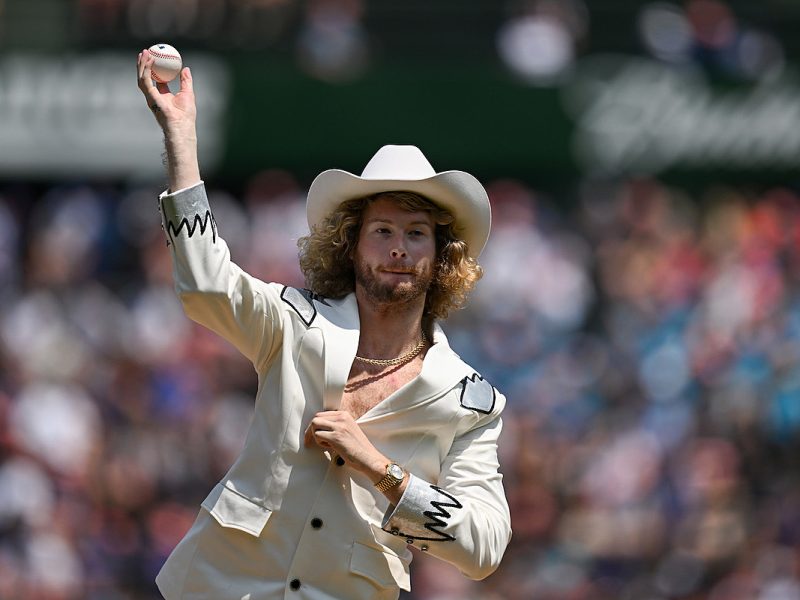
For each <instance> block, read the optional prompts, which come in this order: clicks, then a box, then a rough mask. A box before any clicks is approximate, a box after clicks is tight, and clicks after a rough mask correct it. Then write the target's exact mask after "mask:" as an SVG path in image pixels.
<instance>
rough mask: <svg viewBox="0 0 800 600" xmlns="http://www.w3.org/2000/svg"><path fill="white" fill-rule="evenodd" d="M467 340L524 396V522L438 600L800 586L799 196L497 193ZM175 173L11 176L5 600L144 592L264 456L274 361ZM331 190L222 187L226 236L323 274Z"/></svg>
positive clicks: (287, 275)
mask: <svg viewBox="0 0 800 600" xmlns="http://www.w3.org/2000/svg"><path fill="white" fill-rule="evenodd" d="M487 188H488V190H489V193H490V197H491V200H492V205H493V211H494V228H493V232H492V236H491V238H490V241H489V244H488V246H487V249H486V251H485V253H484V254H483V256H482V261H481V262H482V264H483V266H484V268H485V270H486V275H485V277H484V279H483V280H482V281H481V282H480V283H479V285H478V288H477V289H476V291H475V292H474V294H473V297H472V301H471V303H470V305H469V307H468V308H466V309H464V310H462V311H460V312H458V313H457V314H455V315H454V316H453V317H452V318H451V319H449V320H448V321H447V322H446V323H445V329H446V331H447V332H448V334H449V336H450V340H451V344H452V345H453V346H454V348H455V349H456V350H457V351H458V352H459V353H460V354H461V355H462V356H463V357H464V358H465V359H466V360H467V361H468V362H470V363H472V364H474V365H476V366H479V368H481V369H482V371H483V375H484V376H485V377H486V378H488V379H489V380H490V381H492V383H493V384H494V385H495V386H497V387H498V388H499V389H500V390H501V391H502V392H504V393H505V394H506V396H507V398H508V407H507V410H506V413H505V419H504V422H505V428H504V433H503V436H502V439H501V442H502V443H501V448H500V452H501V462H502V470H503V473H504V476H505V484H506V491H507V494H508V497H509V502H510V506H511V511H512V525H513V530H514V534H513V539H512V542H511V545H510V547H509V549H508V552H507V554H506V557H505V560H504V562H503V564H502V565H501V567H500V569H499V570H498V571H497V572H496V573H495V574H494V575H492V576H491V577H489V578H488V579H486V580H485V581H482V582H471V581H469V580H466V579H465V578H463V577H462V576H460V575H459V574H458V573H457V572H456V571H455V570H454V569H453V568H451V567H449V566H448V565H446V564H444V563H442V562H440V561H437V560H435V559H432V558H430V557H427V556H425V555H421V554H418V555H416V557H415V561H414V566H413V567H412V571H413V588H414V589H413V591H412V592H411V593H410V594H404V595H403V597H404V598H409V599H420V600H456V599H458V600H462V599H467V600H469V599H474V600H481V599H489V600H516V599H519V600H529V599H531V598H536V599H537V600H603V599H608V600H670V599H686V600H695V599H696V600H700V599H709V600H739V599H741V600H745V599H748V600H750V599H758V600H800V293H798V292H799V291H800V286H799V285H798V284H800V196H798V194H797V193H795V191H793V190H790V189H784V188H770V189H765V190H753V189H750V190H743V189H736V188H733V187H708V188H706V189H701V190H692V191H687V190H681V189H678V188H675V187H672V186H669V185H667V184H665V183H663V182H660V181H658V180H654V179H637V180H634V179H628V180H621V181H585V182H583V183H582V184H581V185H580V186H579V187H578V188H576V189H575V190H574V193H572V194H569V197H567V195H565V196H564V197H559V198H558V200H557V201H556V200H555V199H553V198H551V197H548V195H547V194H545V193H542V192H539V191H537V190H535V189H533V188H532V187H531V186H530V185H528V184H526V183H524V182H522V181H518V180H510V179H509V180H496V181H491V182H488V185H487ZM159 191H160V190H158V189H157V188H148V187H121V186H106V185H101V184H69V185H68V184H63V185H51V186H41V185H39V186H35V185H22V184H19V185H11V184H6V185H4V186H0V367H1V368H0V598H3V599H5V598H8V599H22V598H25V599H32V600H72V599H84V598H85V599H90V600H95V599H96V600H116V599H120V600H122V599H126V600H127V599H131V600H139V599H141V600H145V599H150V598H157V597H158V596H157V592H156V590H155V588H154V584H153V578H154V576H155V574H156V572H157V571H158V569H159V567H160V565H161V564H162V562H163V561H164V559H165V557H166V556H167V554H168V553H169V552H170V550H171V549H172V547H173V546H174V545H175V543H176V542H177V541H178V540H179V539H180V537H181V536H182V535H183V533H184V532H185V531H186V530H187V529H188V527H189V526H190V524H191V522H192V520H193V519H194V516H195V514H196V512H197V510H198V508H199V503H200V501H201V500H202V499H203V498H204V497H205V494H206V493H207V492H208V490H210V489H211V487H212V486H213V485H214V484H215V483H216V481H217V480H218V479H219V478H220V477H221V476H222V475H223V474H224V472H225V471H226V469H227V467H228V466H229V465H230V463H231V462H232V460H233V458H234V457H235V456H236V454H237V452H238V450H239V449H240V447H241V445H242V443H243V439H244V434H245V431H246V428H247V427H248V424H249V419H250V414H251V411H252V403H253V397H254V391H255V386H256V378H255V373H254V371H253V369H252V367H251V366H250V365H249V363H247V362H246V360H245V359H243V358H242V357H240V356H239V355H238V354H237V353H236V352H235V351H234V350H233V348H232V347H231V346H229V345H228V344H227V343H226V342H224V341H222V340H220V339H219V338H217V337H216V336H215V335H213V334H211V333H209V332H208V331H206V330H204V329H202V328H201V327H199V326H197V325H195V324H193V323H192V322H190V321H189V320H188V319H187V318H186V317H185V316H184V315H183V313H182V311H181V308H180V305H179V303H178V301H177V299H176V297H175V295H174V293H173V289H172V280H171V265H170V259H169V253H168V249H167V247H166V245H165V241H164V238H163V234H162V231H161V229H160V221H159V214H158V210H157V204H156V196H157V194H158V192H159ZM304 194H305V188H304V185H303V183H302V182H298V181H297V180H296V179H295V178H294V177H293V176H292V175H291V174H289V173H286V172H283V171H264V172H262V173H260V174H258V175H257V176H255V177H253V178H252V179H251V180H250V181H249V182H247V185H246V186H244V187H243V189H241V190H237V192H236V194H235V195H234V194H232V193H230V192H227V191H224V190H220V189H215V188H213V187H211V189H210V195H211V201H212V206H213V207H214V211H215V217H216V220H217V222H218V226H219V231H220V234H221V235H222V236H223V237H224V238H225V239H226V240H227V241H228V243H229V245H230V247H231V251H232V255H233V257H234V259H235V260H236V261H237V262H238V263H239V264H240V265H242V266H243V267H244V268H245V269H247V270H248V271H249V272H251V273H253V274H255V275H257V276H259V277H261V278H262V279H267V280H273V281H280V282H283V283H287V284H291V285H302V277H301V275H300V273H299V270H298V267H297V258H296V254H297V251H296V243H295V242H296V239H297V238H298V237H299V236H300V235H302V234H303V233H304V231H305V229H306V225H305V208H304V207H305V204H304Z"/></svg>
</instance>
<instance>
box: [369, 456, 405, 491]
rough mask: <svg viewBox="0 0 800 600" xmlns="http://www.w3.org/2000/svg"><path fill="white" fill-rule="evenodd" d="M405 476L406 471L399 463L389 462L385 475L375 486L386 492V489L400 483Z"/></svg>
mask: <svg viewBox="0 0 800 600" xmlns="http://www.w3.org/2000/svg"><path fill="white" fill-rule="evenodd" d="M405 477H406V472H405V471H404V470H403V467H401V466H400V465H398V464H397V463H389V464H388V465H386V475H384V476H383V477H382V478H381V480H380V481H379V482H378V483H376V484H375V487H376V488H377V489H378V491H379V492H385V491H386V490H390V489H392V488H393V487H394V486H396V485H400V484H401V483H402V482H403V479H405Z"/></svg>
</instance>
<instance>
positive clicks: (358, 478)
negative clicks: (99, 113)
mask: <svg viewBox="0 0 800 600" xmlns="http://www.w3.org/2000/svg"><path fill="white" fill-rule="evenodd" d="M160 204H161V208H160V210H161V212H162V216H163V227H164V229H165V232H166V234H167V238H168V244H169V245H170V247H171V251H172V257H173V265H174V278H175V288H176V291H177V293H178V296H179V298H180V300H181V302H182V304H183V307H184V310H185V311H186V314H187V315H188V316H189V317H190V318H192V319H193V320H195V321H197V322H198V323H201V324H202V325H204V326H206V327H208V328H210V329H212V330H213V331H215V332H217V333H218V334H219V335H221V336H222V337H224V338H225V339H226V340H228V341H230V342H231V343H232V344H233V345H235V346H236V348H237V349H238V350H239V351H241V352H242V353H243V354H244V355H245V356H246V357H247V358H248V359H249V360H250V361H251V362H252V363H253V365H254V367H255V370H256V372H257V374H258V393H257V397H256V402H255V411H254V415H253V420H252V424H251V427H250V430H249V433H248V435H247V438H246V441H245V444H244V448H243V450H242V452H241V454H240V455H239V457H238V458H237V460H236V461H235V462H234V464H233V465H232V466H231V468H230V470H229V471H228V473H227V474H226V475H225V477H224V478H223V479H222V481H220V482H219V483H218V484H217V485H216V487H215V488H214V489H213V490H212V491H211V493H210V494H209V495H208V497H207V498H206V499H205V500H204V501H203V503H202V510H201V511H200V514H199V515H198V518H197V520H196V521H195V524H194V525H193V527H192V529H191V530H190V531H189V533H188V534H187V535H186V537H185V538H184V539H183V540H182V541H181V542H180V543H179V544H178V546H177V547H176V548H175V550H174V551H173V553H172V554H171V555H170V557H169V559H168V560H167V562H166V563H165V565H164V567H163V568H162V570H161V572H160V573H159V575H158V578H157V580H156V581H157V583H158V585H159V588H160V589H161V591H162V593H163V594H164V596H165V597H166V598H168V599H169V600H172V599H173V598H195V599H198V598H209V599H211V598H213V599H215V600H221V599H227V598H236V599H244V598H246V599H248V600H256V599H259V598H265V599H266V598H284V597H285V598H310V599H318V598H347V599H355V598H396V597H397V596H398V595H399V589H400V588H402V589H406V590H408V589H410V579H409V570H408V569H409V563H410V562H411V553H410V551H409V549H408V546H409V545H413V546H416V547H418V548H419V549H420V550H422V551H425V552H428V553H430V554H432V555H434V556H436V557H438V558H440V559H443V560H445V561H447V562H449V563H452V564H454V565H456V566H457V567H458V568H459V569H460V570H461V571H462V572H463V573H464V574H465V575H466V576H467V577H470V578H474V579H481V578H483V577H486V576H487V575H489V574H490V573H491V572H492V571H494V570H495V569H496V568H497V566H498V564H499V562H500V559H501V557H502V555H503V553H504V551H505V548H506V546H507V544H508V542H509V539H510V535H511V530H510V519H509V512H508V505H507V503H506V499H505V495H504V492H503V486H502V476H501V475H500V473H499V472H498V461H497V438H498V435H499V434H500V430H501V426H502V425H501V419H500V416H499V415H500V412H501V411H502V409H503V406H504V404H505V399H504V397H503V396H502V395H501V394H499V393H498V392H497V391H496V390H495V389H494V388H493V387H492V386H491V384H489V383H488V382H487V381H485V380H484V379H483V378H482V377H481V376H480V375H479V374H478V373H477V372H475V370H474V369H472V368H471V367H469V366H468V365H467V364H466V363H464V362H463V361H462V360H461V359H460V358H459V357H458V356H457V355H456V354H455V353H454V352H453V351H452V350H451V349H450V347H449V346H448V344H447V340H446V338H445V336H444V334H443V332H442V330H441V329H440V328H439V327H438V325H437V326H436V327H435V332H434V339H433V342H434V344H433V345H432V347H431V348H430V350H429V351H428V353H427V355H426V356H425V359H424V362H423V367H422V371H421V373H420V375H419V376H418V377H416V378H415V379H414V380H412V381H411V382H409V383H408V384H407V385H405V386H404V387H402V388H401V389H399V390H397V391H396V392H395V393H393V394H392V395H391V396H389V397H388V398H386V399H384V400H383V401H382V402H380V403H379V404H378V405H377V406H375V407H374V408H372V409H371V410H370V411H368V412H367V413H365V414H364V415H363V416H362V417H361V418H359V419H358V421H357V422H358V424H359V426H360V427H361V428H362V430H363V431H364V433H365V434H366V436H367V437H368V438H369V440H370V441H371V442H372V443H373V444H374V445H375V447H376V448H377V449H378V450H379V451H381V452H382V453H383V454H384V455H386V456H388V457H391V458H392V459H393V460H395V461H396V462H398V463H400V464H401V465H403V466H404V467H405V469H406V470H407V471H408V472H409V473H410V479H409V484H408V487H407V489H406V491H405V493H404V495H403V497H402V499H401V501H400V502H399V503H398V505H397V506H391V505H389V503H388V500H387V499H386V498H385V497H384V496H383V494H381V493H380V492H378V491H377V490H375V488H374V486H373V484H372V482H371V481H369V480H368V479H367V478H366V477H364V476H363V475H362V474H360V473H358V472H356V471H355V470H353V469H350V468H349V467H347V466H346V465H344V464H343V461H342V460H341V459H340V458H338V457H336V456H335V455H334V456H331V455H330V454H329V453H325V452H322V451H321V450H320V449H319V448H317V447H313V448H305V447H304V445H303V433H304V431H305V428H306V427H307V425H308V423H309V421H310V419H311V418H312V417H313V416H314V414H316V413H317V412H318V411H321V410H334V409H336V408H338V406H339V402H340V399H341V397H342V392H343V389H344V386H345V383H346V381H347V377H348V375H349V372H350V368H351V365H352V362H353V359H354V357H355V354H356V349H357V347H358V337H359V318H358V307H357V305H356V300H355V296H354V295H353V294H350V295H348V296H347V297H345V298H342V299H337V300H332V299H326V298H322V297H319V296H316V295H315V294H313V293H311V292H309V291H307V290H298V289H295V288H292V287H286V286H283V285H280V284H276V283H265V282H263V281H260V280H258V279H256V278H254V277H251V276H250V275H248V274H247V273H245V272H243V271H242V270H241V269H240V268H239V267H238V266H236V265H235V264H234V263H233V262H231V260H230V255H229V251H228V247H227V245H226V244H225V242H224V241H223V240H222V239H221V238H220V237H219V234H218V232H217V226H216V223H215V221H214V218H213V215H212V213H211V210H210V208H209V205H208V200H207V198H206V194H205V188H204V186H203V185H202V184H198V185H197V186H194V187H192V188H188V189H186V190H182V191H180V192H178V193H175V194H172V195H168V194H166V193H165V194H162V196H161V198H160Z"/></svg>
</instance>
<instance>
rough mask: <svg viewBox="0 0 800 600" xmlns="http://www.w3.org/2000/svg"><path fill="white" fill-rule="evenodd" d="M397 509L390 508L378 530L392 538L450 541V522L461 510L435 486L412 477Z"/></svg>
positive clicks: (458, 503) (458, 504)
mask: <svg viewBox="0 0 800 600" xmlns="http://www.w3.org/2000/svg"><path fill="white" fill-rule="evenodd" d="M409 477H410V478H409V481H408V485H407V486H406V490H405V492H404V493H403V497H402V498H400V502H399V503H398V504H397V506H390V507H389V510H388V511H387V512H386V515H385V516H384V518H383V523H382V524H381V527H382V529H383V530H384V531H388V532H389V533H391V534H392V535H398V536H403V537H405V538H407V539H414V540H430V541H433V542H451V541H453V540H455V539H456V538H455V536H454V535H453V534H452V533H451V532H450V531H449V529H450V528H449V525H450V521H451V519H452V518H453V517H454V515H455V513H456V511H459V510H461V509H462V505H461V503H460V502H459V501H458V500H457V499H456V498H455V497H454V496H451V495H450V494H448V493H447V492H445V491H444V490H443V489H441V488H440V487H438V486H435V485H432V484H430V483H428V482H426V481H423V480H422V479H419V478H418V477H415V476H414V475H410V476H409Z"/></svg>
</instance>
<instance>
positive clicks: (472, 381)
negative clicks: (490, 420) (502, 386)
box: [461, 373, 496, 415]
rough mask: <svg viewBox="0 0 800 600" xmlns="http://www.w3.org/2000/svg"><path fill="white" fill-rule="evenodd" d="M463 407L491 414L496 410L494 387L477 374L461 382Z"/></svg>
mask: <svg viewBox="0 0 800 600" xmlns="http://www.w3.org/2000/svg"><path fill="white" fill-rule="evenodd" d="M461 385H462V388H461V406H463V407H464V408H468V409H469V410H476V411H478V412H480V413H484V414H487V415H488V414H489V413H490V412H492V410H494V402H495V398H496V396H495V390H494V386H493V385H492V384H491V383H489V382H488V381H486V380H485V379H484V378H483V377H481V376H480V375H478V374H477V373H473V374H472V375H470V376H469V377H464V379H462V380H461Z"/></svg>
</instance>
